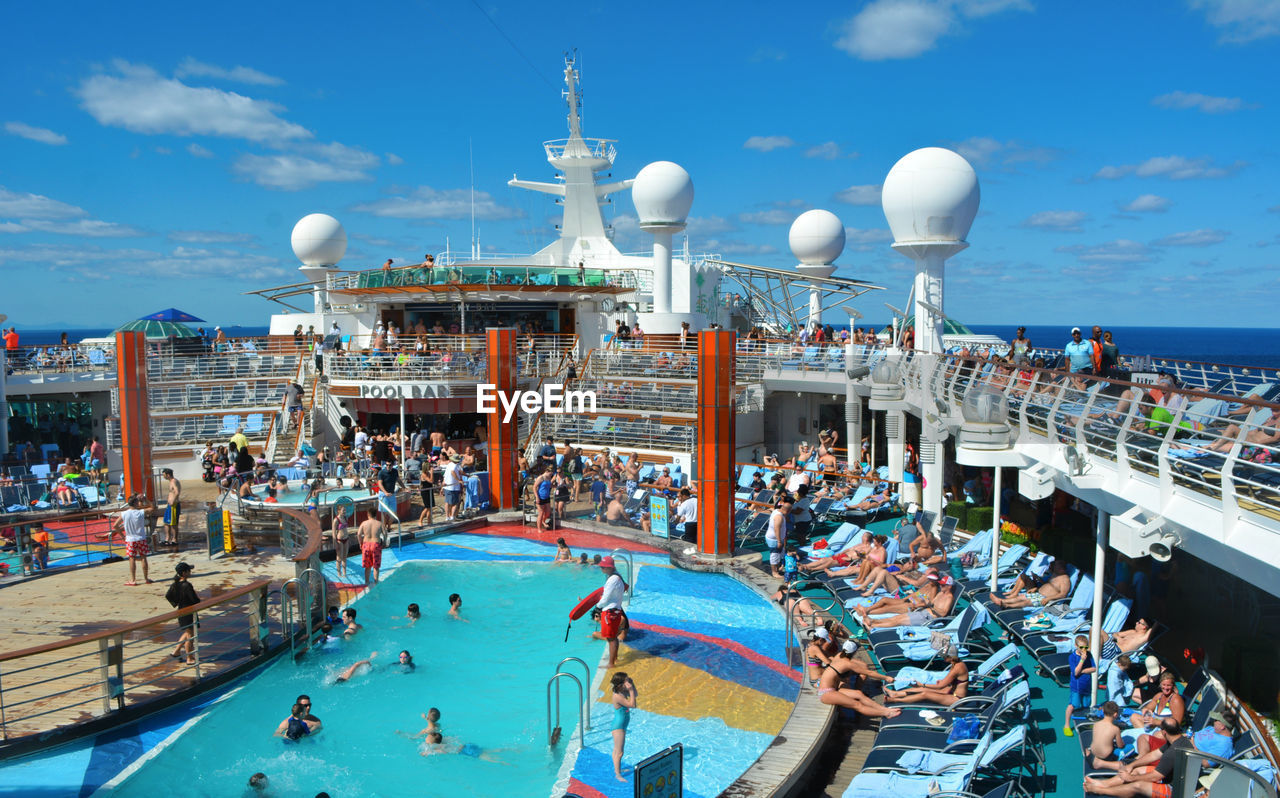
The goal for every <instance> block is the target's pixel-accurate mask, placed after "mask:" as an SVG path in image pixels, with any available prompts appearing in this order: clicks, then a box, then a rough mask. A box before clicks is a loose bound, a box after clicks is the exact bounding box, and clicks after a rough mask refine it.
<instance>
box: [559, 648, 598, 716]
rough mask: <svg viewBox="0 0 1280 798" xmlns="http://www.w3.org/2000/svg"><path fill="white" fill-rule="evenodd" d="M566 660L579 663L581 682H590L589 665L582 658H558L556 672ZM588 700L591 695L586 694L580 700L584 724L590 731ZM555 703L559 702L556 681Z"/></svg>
mask: <svg viewBox="0 0 1280 798" xmlns="http://www.w3.org/2000/svg"><path fill="white" fill-rule="evenodd" d="M567 662H576V663H578V664H579V665H581V666H582V673H583V677H582V682H583V684H588V683H590V682H591V667H590V666H589V665H587V663H586V662H584V661H583V660H581V659H579V658H578V657H565V658H564V659H562V660H560V664H559V665H556V673H560V672H561V669H562V668H564V666H565V663H567ZM590 701H591V697H590V696H587V697H586V699H585V700H584V701H583V702H582V716H583V717H584V718H585V719H586V724H587V726H586V728H587V731H591V704H590ZM556 703H557V704H559V703H560V684H559V682H557V683H556Z"/></svg>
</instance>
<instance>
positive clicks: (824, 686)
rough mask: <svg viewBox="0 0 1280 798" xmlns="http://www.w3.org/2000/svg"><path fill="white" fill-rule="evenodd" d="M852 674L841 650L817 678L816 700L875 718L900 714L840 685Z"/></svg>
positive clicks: (846, 655) (851, 667)
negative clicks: (820, 676) (819, 677)
mask: <svg viewBox="0 0 1280 798" xmlns="http://www.w3.org/2000/svg"><path fill="white" fill-rule="evenodd" d="M851 675H854V670H853V666H852V664H851V659H850V657H849V655H848V654H845V653H844V652H843V651H842V652H841V653H839V654H837V655H836V656H835V657H833V658H832V659H831V662H830V663H829V664H828V665H827V669H826V670H824V671H823V672H822V678H821V679H819V680H818V700H819V701H821V702H822V703H824V704H830V705H832V706H837V707H847V708H848V709H853V710H857V711H858V712H860V713H862V714H863V715H867V716H868V717H876V718H893V717H897V716H898V715H901V714H902V710H900V709H897V708H894V707H882V706H880V705H879V704H877V703H876V702H874V701H872V700H871V699H870V698H867V697H866V695H864V694H863V692H862V691H861V690H855V689H853V688H852V687H842V686H841V685H842V684H843V683H844V680H845V678H846V677H848V676H851Z"/></svg>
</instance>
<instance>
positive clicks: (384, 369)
mask: <svg viewBox="0 0 1280 798" xmlns="http://www.w3.org/2000/svg"><path fill="white" fill-rule="evenodd" d="M324 373H325V374H326V375H328V377H329V379H330V380H350V381H374V380H377V381H385V380H405V381H409V380H418V381H427V382H464V383H473V382H482V381H483V380H484V378H485V376H486V359H485V356H484V354H482V353H481V352H472V353H470V354H468V353H466V352H462V351H459V352H457V353H453V352H449V353H447V354H427V353H423V354H417V353H414V352H385V353H381V354H376V355H375V354H360V353H353V352H338V353H332V352H331V353H327V354H325V356H324Z"/></svg>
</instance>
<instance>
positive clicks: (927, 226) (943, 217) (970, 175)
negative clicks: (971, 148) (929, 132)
mask: <svg viewBox="0 0 1280 798" xmlns="http://www.w3.org/2000/svg"><path fill="white" fill-rule="evenodd" d="M978 199H979V191H978V175H977V173H975V172H974V171H973V167H972V166H970V165H969V162H968V161H966V160H965V159H964V158H962V157H961V156H960V155H958V154H957V153H954V152H952V151H951V150H947V149H943V148H942V147H925V148H924V149H920V150H916V151H915V152H910V153H907V154H906V155H904V156H903V157H902V160H900V161H898V162H897V163H896V164H894V165H893V168H892V169H890V170H889V175H888V176H887V177H886V178H885V179H884V189H883V190H882V191H881V195H880V201H881V204H882V205H883V207H884V218H885V219H886V220H888V222H889V229H890V230H892V231H893V237H894V240H895V241H897V242H898V243H904V242H908V241H938V242H947V241H964V240H965V237H966V236H968V235H969V227H970V226H971V225H972V224H973V217H974V216H976V215H977V214H978Z"/></svg>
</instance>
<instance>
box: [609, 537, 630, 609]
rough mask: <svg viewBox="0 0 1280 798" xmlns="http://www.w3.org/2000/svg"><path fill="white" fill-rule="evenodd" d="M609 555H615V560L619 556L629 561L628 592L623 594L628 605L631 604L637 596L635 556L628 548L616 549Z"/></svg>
mask: <svg viewBox="0 0 1280 798" xmlns="http://www.w3.org/2000/svg"><path fill="white" fill-rule="evenodd" d="M609 556H610V557H613V558H614V560H617V558H618V557H622V558H623V559H625V560H626V561H627V592H626V593H624V594H623V601H625V602H626V603H627V605H628V606H630V604H631V599H633V598H635V596H636V561H635V557H634V556H633V555H632V554H631V552H630V551H628V550H626V549H614V550H613V551H611V552H609Z"/></svg>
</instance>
